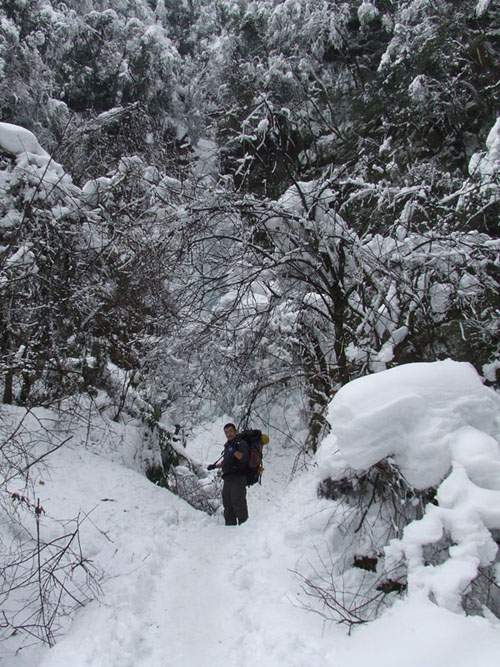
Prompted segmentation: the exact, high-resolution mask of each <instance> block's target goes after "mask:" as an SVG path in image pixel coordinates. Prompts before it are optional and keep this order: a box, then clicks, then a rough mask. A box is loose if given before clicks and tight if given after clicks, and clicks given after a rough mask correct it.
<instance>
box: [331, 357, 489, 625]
mask: <svg viewBox="0 0 500 667" xmlns="http://www.w3.org/2000/svg"><path fill="white" fill-rule="evenodd" d="M499 418H500V397H499V396H498V395H497V394H496V393H495V392H494V391H493V390H492V389H489V388H488V387H485V386H484V385H483V384H482V382H481V379H480V378H479V376H478V374H477V373H476V371H475V370H474V369H473V367H472V366H471V365H469V364H467V363H458V362H454V361H451V360H446V361H439V362H434V363H420V364H409V365H407V366H400V367H397V368H394V369H391V370H388V371H384V372H382V373H379V374H375V375H371V376H368V377H364V378H360V379H358V380H355V381H353V382H351V383H350V384H349V385H347V386H345V387H343V388H342V389H341V390H340V391H339V392H338V394H337V395H336V396H335V398H334V400H333V401H332V403H331V405H330V408H329V412H328V419H329V421H330V423H331V425H332V432H331V434H330V435H329V436H328V437H327V438H326V440H325V441H324V443H323V445H322V447H321V449H320V451H319V453H318V463H319V470H320V475H321V477H322V479H324V478H325V477H329V478H331V479H333V480H338V479H340V478H341V477H342V476H344V477H345V476H346V467H350V468H351V470H352V471H353V473H354V472H355V473H357V474H358V475H359V473H360V472H362V471H367V470H368V469H370V468H371V467H372V466H381V462H385V463H384V465H386V466H388V468H386V471H387V470H389V471H392V472H394V471H396V473H397V476H399V477H396V476H394V478H393V479H392V480H391V479H389V482H388V483H389V484H393V485H395V484H396V482H397V483H398V484H400V483H401V478H402V479H403V480H404V483H405V484H404V493H402V494H401V495H400V497H399V499H397V501H398V502H400V503H401V505H404V504H405V503H406V502H407V500H408V497H407V496H408V495H410V496H411V498H410V501H411V502H410V505H411V504H413V505H415V504H418V502H419V501H420V500H421V499H422V498H423V497H425V494H424V495H423V496H422V495H420V496H419V494H418V491H419V490H424V489H432V492H431V493H428V495H427V498H426V504H425V506H424V508H423V514H422V516H418V512H415V513H414V516H413V517H411V515H410V514H409V515H408V516H410V517H411V518H410V520H409V523H408V525H407V526H406V527H405V528H404V530H403V534H402V535H401V536H399V535H398V534H397V533H398V530H397V529H396V530H395V533H396V534H395V536H393V539H391V540H389V543H387V544H382V543H380V542H379V543H378V544H372V548H373V550H374V551H378V552H379V553H380V552H382V551H383V552H384V557H383V558H382V557H381V558H380V559H379V564H378V567H379V568H381V565H380V562H382V561H383V567H384V568H385V570H386V571H391V570H392V571H394V570H395V569H396V568H397V567H398V565H400V564H401V563H402V562H404V564H405V567H406V569H407V577H406V579H407V581H406V582H405V587H406V588H407V591H408V595H409V596H410V597H411V596H412V595H422V594H423V595H424V596H428V597H429V598H430V599H431V600H432V601H435V602H436V603H437V604H438V605H439V606H442V607H444V608H446V609H448V610H450V611H453V612H461V611H462V609H463V606H464V599H465V598H466V597H467V596H469V597H470V598H471V599H472V600H473V603H472V605H471V603H470V602H469V603H468V606H469V608H472V609H473V610H475V611H483V612H484V613H486V614H488V613H491V611H493V613H494V614H495V615H498V613H499V612H500V596H499V594H498V593H499V588H498V581H499V574H500V571H499V566H498V560H497V558H498V557H497V553H498V544H497V541H496V540H497V539H498V533H497V532H496V531H498V529H500V447H499V442H500V421H499ZM375 497H376V492H375V490H374V492H373V496H372V499H371V502H373V500H374V498H375ZM395 498H396V497H395V496H394V495H391V502H392V503H394V501H395ZM381 514H382V511H381ZM378 518H379V519H380V516H379V517H378ZM372 521H374V520H373V519H372ZM360 525H361V524H360ZM368 529H370V530H371V531H372V533H373V532H375V531H374V529H375V530H376V526H375V524H374V523H372V524H371V525H370V526H369V528H367V530H368ZM484 568H489V569H488V572H487V576H486V579H488V580H489V583H490V584H491V587H489V586H485V585H482V584H481V585H482V587H483V590H481V591H478V590H476V591H475V592H474V591H473V592H472V593H473V594H471V587H472V588H474V586H475V587H476V588H477V587H478V583H477V582H478V581H479V579H478V575H479V574H480V572H481V574H484ZM482 569H483V570H482ZM482 604H483V605H484V608H483V609H481V606H482ZM466 606H467V605H466Z"/></svg>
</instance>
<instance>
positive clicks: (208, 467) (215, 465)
mask: <svg viewBox="0 0 500 667" xmlns="http://www.w3.org/2000/svg"><path fill="white" fill-rule="evenodd" d="M223 458H224V452H222V454H221V455H220V456H219V458H218V459H217V461H215V463H210V465H208V466H207V470H214V469H215V468H216V467H217V465H218V464H219V463H220V462H221V461H222V459H223Z"/></svg>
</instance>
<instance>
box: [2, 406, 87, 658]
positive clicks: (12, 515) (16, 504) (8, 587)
mask: <svg viewBox="0 0 500 667" xmlns="http://www.w3.org/2000/svg"><path fill="white" fill-rule="evenodd" d="M69 439H70V436H68V432H67V431H66V430H65V429H64V428H62V427H61V423H60V422H58V420H57V419H56V415H55V414H53V413H50V412H48V411H46V410H44V409H41V408H39V409H37V410H33V411H29V410H25V409H23V408H14V407H12V406H5V405H4V406H2V409H1V410H0V606H1V609H2V611H1V616H0V641H3V640H5V639H7V638H11V641H14V642H15V643H16V644H17V646H18V647H19V646H23V645H24V644H26V642H27V641H29V642H32V641H33V639H36V640H40V641H43V642H45V643H46V644H48V645H53V644H54V643H55V636H56V635H57V633H58V631H60V629H61V627H62V626H63V625H64V623H65V622H66V618H67V617H68V616H69V615H70V614H71V613H72V611H74V609H76V608H78V607H80V606H84V605H85V604H86V603H87V602H89V601H90V600H92V599H93V598H95V597H96V596H97V595H98V593H99V591H100V587H99V578H100V575H99V573H98V570H97V568H96V566H95V565H94V564H93V563H92V561H91V560H90V559H89V557H88V554H86V552H85V546H84V545H82V542H81V533H80V528H81V525H82V523H83V522H84V521H85V519H86V518H87V517H86V516H84V515H82V514H79V515H77V516H75V517H73V518H70V517H64V519H62V518H58V517H54V516H51V515H50V514H49V513H46V511H45V509H44V507H43V505H42V504H41V502H40V499H39V494H40V489H42V488H43V485H44V484H45V482H44V474H48V472H47V468H45V467H44V464H45V463H46V462H47V459H48V458H49V457H50V454H52V453H53V452H54V451H55V450H57V449H59V448H60V447H63V446H64V445H65V443H66V442H67V441H68V440H69ZM13 638H15V639H13Z"/></svg>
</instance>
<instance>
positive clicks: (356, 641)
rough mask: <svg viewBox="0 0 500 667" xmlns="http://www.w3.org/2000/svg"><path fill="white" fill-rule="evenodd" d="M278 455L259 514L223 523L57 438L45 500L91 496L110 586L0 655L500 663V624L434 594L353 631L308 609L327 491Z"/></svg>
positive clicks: (256, 500) (172, 663)
mask: <svg viewBox="0 0 500 667" xmlns="http://www.w3.org/2000/svg"><path fill="white" fill-rule="evenodd" d="M274 456H275V458H274V459H273V456H270V457H269V458H268V460H267V461H266V467H267V470H266V474H265V480H264V484H263V485H262V487H253V488H252V489H250V491H249V510H250V520H249V521H248V522H247V523H245V524H244V525H243V526H240V527H226V526H224V525H223V521H222V517H221V516H216V517H208V516H207V515H205V514H203V513H202V512H198V511H196V510H194V509H192V508H191V507H189V506H188V505H187V504H186V503H185V502H183V501H181V500H180V499H179V498H177V497H175V496H174V495H172V494H171V493H169V492H166V491H164V490H163V489H159V488H158V487H155V486H154V485H152V484H151V483H150V482H148V481H147V480H146V479H145V478H144V477H142V476H141V475H139V474H137V473H136V472H133V471H131V470H128V469H126V468H124V467H123V466H121V465H118V464H117V463H111V462H110V461H107V460H106V459H104V458H102V457H99V456H95V455H94V454H91V453H90V452H88V451H85V450H81V449H80V450H70V449H62V450H61V451H59V452H57V454H56V455H55V463H54V465H53V467H52V468H51V472H50V475H49V476H47V477H45V479H44V486H43V492H44V494H45V497H44V498H43V499H42V502H43V505H44V507H45V508H46V509H47V510H48V511H50V510H51V509H54V510H55V509H59V516H60V510H61V507H64V509H65V512H66V513H67V516H68V517H71V516H75V515H76V514H77V512H78V511H79V510H80V508H87V511H88V510H90V509H91V508H95V509H94V510H93V512H92V521H91V522H86V523H85V524H84V525H82V542H83V544H84V545H85V547H86V555H87V556H88V557H89V558H91V559H93V560H94V561H95V562H96V563H99V565H100V566H101V567H102V568H103V570H104V571H105V573H106V577H105V579H104V581H103V582H102V586H103V596H102V597H101V599H100V600H99V601H94V602H92V603H91V604H89V605H88V606H87V607H85V608H84V609H81V610H80V611H79V612H78V613H77V614H76V616H75V617H74V620H73V621H72V622H71V623H70V622H69V621H68V624H67V627H66V628H65V634H64V635H63V636H62V637H61V638H60V639H59V641H58V643H57V644H56V646H55V647H54V648H52V649H47V648H33V649H26V650H23V651H21V652H20V653H18V654H17V655H14V654H13V655H10V656H5V657H1V658H0V663H1V665H2V667H68V665H71V666H72V667H221V666H222V665H224V666H225V667H256V666H258V667H360V665H365V664H369V665H370V666H371V667H402V665H403V666H404V667H422V665H425V667H447V666H448V665H449V664H453V665H454V667H472V666H473V665H479V664H480V665H481V667H496V665H497V664H498V652H499V651H500V633H499V632H498V627H495V626H492V625H490V624H489V623H488V622H487V621H486V620H485V619H468V618H465V617H461V616H457V615H456V614H452V613H451V612H448V611H446V610H444V609H440V608H438V607H437V606H436V605H434V604H432V603H431V602H430V601H429V600H427V599H422V600H417V601H416V603H414V604H410V605H408V604H406V603H404V602H403V601H402V602H401V603H399V604H397V605H396V606H395V607H394V609H393V610H391V611H390V612H389V613H388V614H387V615H386V617H384V618H382V619H380V620H379V621H376V622H374V623H372V624H368V625H366V626H363V627H361V628H359V629H358V630H356V631H355V632H354V633H353V635H352V637H348V636H347V634H346V629H345V628H344V627H343V626H336V625H332V624H328V625H326V626H325V625H324V624H323V620H322V618H321V617H320V616H318V615H317V614H313V613H311V612H310V611H308V610H307V609H306V608H305V606H307V598H306V599H305V600H304V602H305V606H304V605H303V604H302V600H303V597H302V592H301V589H300V582H299V580H298V579H297V577H296V575H295V574H294V572H295V571H298V572H304V568H306V571H307V565H308V561H310V562H312V563H314V562H316V560H315V559H317V555H318V554H317V553H316V547H317V546H318V545H320V544H321V543H324V542H325V539H327V536H326V533H325V528H326V524H327V523H328V517H329V516H330V514H329V512H330V511H331V503H329V501H321V500H319V499H318V498H317V493H316V483H317V481H316V480H315V478H314V477H313V476H307V475H304V476H303V477H301V478H300V479H297V480H296V481H295V482H294V484H292V485H290V484H289V483H288V477H287V471H288V470H289V467H290V460H289V456H285V455H284V454H283V453H279V452H278V453H276V454H275V455H274ZM209 460H210V459H209ZM331 546H332V548H335V545H331ZM424 598H425V596H424ZM410 645H411V646H412V649H411V652H408V650H407V647H408V646H410ZM402 656H404V660H402V659H401V658H402ZM450 656H453V660H451V661H450V660H448V658H450Z"/></svg>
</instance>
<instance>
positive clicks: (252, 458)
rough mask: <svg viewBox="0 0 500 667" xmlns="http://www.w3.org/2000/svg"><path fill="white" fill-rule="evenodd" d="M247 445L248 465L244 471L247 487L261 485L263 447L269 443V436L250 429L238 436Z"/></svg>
mask: <svg viewBox="0 0 500 667" xmlns="http://www.w3.org/2000/svg"><path fill="white" fill-rule="evenodd" d="M239 435H240V437H241V438H242V439H243V440H244V441H245V442H246V443H247V445H248V455H249V456H248V464H247V469H246V476H247V486H253V485H254V484H256V483H257V482H259V484H260V483H261V478H262V473H263V472H264V466H263V465H262V457H263V445H267V443H268V442H269V436H268V435H266V434H265V433H262V431H259V430H258V429H250V430H248V431H243V433H240V434H239Z"/></svg>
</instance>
